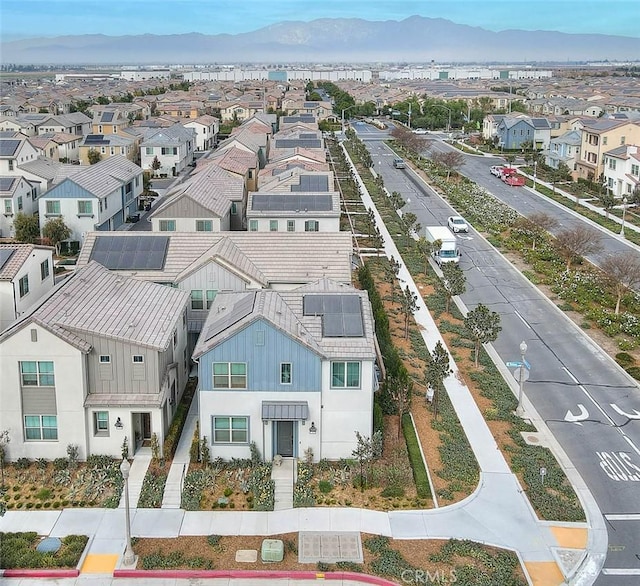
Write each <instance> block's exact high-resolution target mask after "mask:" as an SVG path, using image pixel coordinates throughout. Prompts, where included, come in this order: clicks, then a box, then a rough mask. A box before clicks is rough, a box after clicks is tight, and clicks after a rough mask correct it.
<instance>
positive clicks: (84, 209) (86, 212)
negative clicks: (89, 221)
mask: <svg viewBox="0 0 640 586" xmlns="http://www.w3.org/2000/svg"><path fill="white" fill-rule="evenodd" d="M78 215H79V216H91V215H93V202H92V201H87V200H79V201H78Z"/></svg>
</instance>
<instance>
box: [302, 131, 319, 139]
mask: <svg viewBox="0 0 640 586" xmlns="http://www.w3.org/2000/svg"><path fill="white" fill-rule="evenodd" d="M300 138H304V139H308V138H318V135H317V134H316V133H315V132H301V133H300Z"/></svg>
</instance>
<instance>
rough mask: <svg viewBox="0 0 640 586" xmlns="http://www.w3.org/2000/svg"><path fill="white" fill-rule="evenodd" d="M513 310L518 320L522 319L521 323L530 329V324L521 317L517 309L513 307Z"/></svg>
mask: <svg viewBox="0 0 640 586" xmlns="http://www.w3.org/2000/svg"><path fill="white" fill-rule="evenodd" d="M513 312H514V313H515V314H516V315H517V316H518V317H519V318H520V320H521V321H522V323H523V324H524V325H525V326H527V327H528V328H529V329H531V326H530V325H529V324H528V323H527V321H526V320H525V319H524V317H522V316H521V315H520V314H519V313H518V310H517V309H514V310H513Z"/></svg>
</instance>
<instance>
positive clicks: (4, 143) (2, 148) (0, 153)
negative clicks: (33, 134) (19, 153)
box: [0, 139, 21, 157]
mask: <svg viewBox="0 0 640 586" xmlns="http://www.w3.org/2000/svg"><path fill="white" fill-rule="evenodd" d="M20 142H21V141H19V140H13V139H9V140H7V139H2V140H0V157H10V156H11V155H13V154H15V152H16V150H18V147H19V146H20Z"/></svg>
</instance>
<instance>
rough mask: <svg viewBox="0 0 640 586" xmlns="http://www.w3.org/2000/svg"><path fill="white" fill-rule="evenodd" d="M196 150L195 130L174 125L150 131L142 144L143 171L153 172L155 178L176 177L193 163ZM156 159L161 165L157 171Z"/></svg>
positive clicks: (141, 159)
mask: <svg viewBox="0 0 640 586" xmlns="http://www.w3.org/2000/svg"><path fill="white" fill-rule="evenodd" d="M195 148H196V133H195V130H194V129H193V128H185V127H184V126H182V124H174V125H173V126H169V127H168V128H153V129H149V132H147V133H146V135H145V138H144V140H143V141H142V142H141V143H140V161H141V162H140V164H141V165H142V168H143V169H145V170H147V171H152V172H153V175H154V176H158V175H160V176H162V175H167V176H169V177H175V176H176V175H177V174H178V173H180V171H183V170H184V169H185V168H186V167H187V166H188V165H191V163H193V153H194V151H195ZM155 158H157V159H158V161H159V163H160V167H159V168H158V169H157V170H154V169H153V161H154V159H155Z"/></svg>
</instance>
